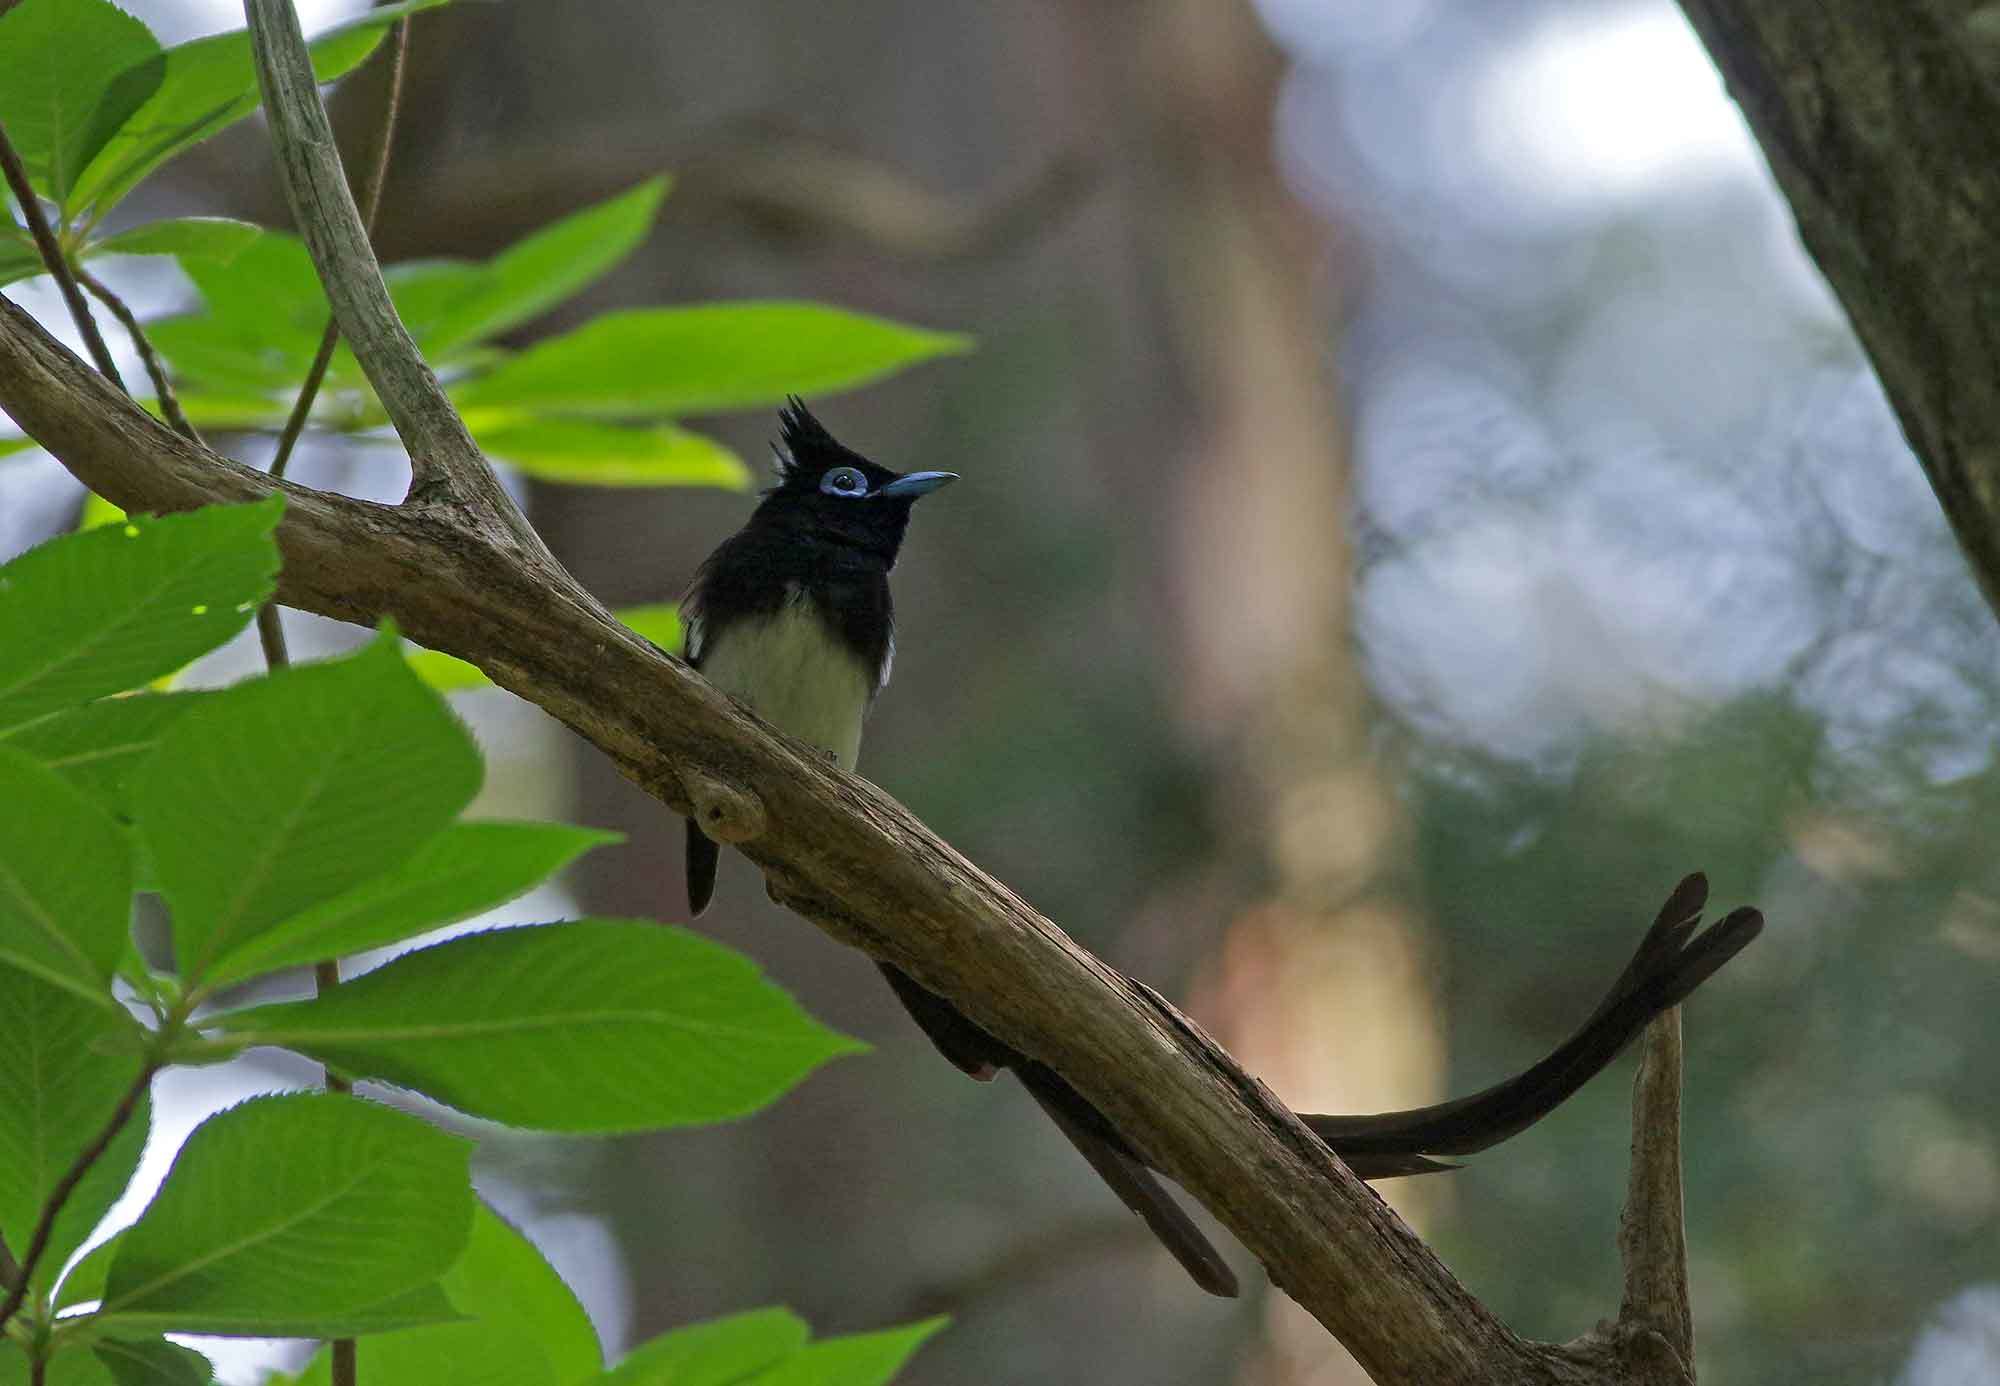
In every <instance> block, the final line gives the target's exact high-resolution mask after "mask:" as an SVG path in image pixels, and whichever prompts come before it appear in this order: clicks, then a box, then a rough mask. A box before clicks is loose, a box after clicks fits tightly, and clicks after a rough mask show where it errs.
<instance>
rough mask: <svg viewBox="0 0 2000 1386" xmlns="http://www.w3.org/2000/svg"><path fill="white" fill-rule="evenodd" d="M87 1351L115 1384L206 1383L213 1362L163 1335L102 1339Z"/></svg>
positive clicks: (169, 1385)
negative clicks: (158, 1336)
mask: <svg viewBox="0 0 2000 1386" xmlns="http://www.w3.org/2000/svg"><path fill="white" fill-rule="evenodd" d="M90 1350H91V1352H92V1353H94V1354H95V1355H96V1357H97V1360H98V1361H100V1362H102V1363H103V1364H104V1366H105V1369H106V1370H108V1371H109V1372H110V1373H111V1379H112V1380H113V1381H115V1382H117V1383H118V1386H208V1383H209V1382H211V1381H213V1380H214V1379H215V1365H214V1364H213V1363H212V1362H210V1361H209V1360H208V1359H207V1358H206V1357H204V1356H202V1355H201V1354H200V1353H198V1352H196V1351H195V1350H194V1349H193V1348H190V1347H182V1346H181V1345H180V1344H179V1343H170V1342H168V1341H167V1340H166V1339H165V1338H103V1339H100V1340H98V1341H97V1342H95V1343H92V1344H91V1345H90Z"/></svg>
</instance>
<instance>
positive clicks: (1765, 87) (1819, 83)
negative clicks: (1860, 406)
mask: <svg viewBox="0 0 2000 1386" xmlns="http://www.w3.org/2000/svg"><path fill="white" fill-rule="evenodd" d="M1681 8H1682V9H1683V10H1684V11H1686V13H1687V17H1688V21H1689V22H1690V23H1691V24H1692V25H1693V26H1694V28H1695V31H1696V32H1697V33H1698V34H1700V35H1701V39H1702V42H1703V43H1705V44H1706V45H1707V46H1708V51H1709V53H1710V55H1711V56H1713V57H1714V59H1715V62H1716V66H1718V67H1719V68H1721V70H1722V75H1723V77H1724V78H1725V79H1727V81H1728V84H1729V94H1730V95H1731V96H1732V97H1734V98H1735V99H1736V102H1737V104H1738V105H1739V106H1741V107H1742V108H1743V114H1744V117H1745V118H1746V119H1747V120H1748V121H1749V123H1750V128H1751V131H1752V132H1753V133H1754V134H1755V135H1756V137H1757V143H1758V144H1759V145H1760V146H1762V148H1763V150H1764V156H1765V158H1766V159H1768V160H1769V161H1770V165H1771V172H1772V173H1773V175H1775V176H1776V178H1777V180H1778V186H1779V187H1780V188H1782V189H1783V190H1784V194H1785V197H1786V199H1787V200H1788V201H1789V202H1790V203H1791V205H1792V212H1793V214H1794V215H1795V216H1796V217H1797V218H1798V225H1799V234H1800V237H1801V238H1802V239H1803V240H1804V241H1805V245H1806V249H1807V250H1808V251H1810V252H1811V253H1812V257H1813V259H1814V260H1815V261H1816V262H1817V263H1818V265H1819V268H1820V271H1821V273H1823V274H1825V275H1826V277H1827V282H1828V283H1830V284H1831V285H1832V286H1833V290H1834V292H1835V293H1836V294H1838V295H1839V297H1840V301H1841V305H1842V306H1843V307H1844V308H1846V310H1847V315H1848V319H1849V321H1851V322H1852V323H1853V324H1854V331H1855V335H1856V336H1858V337H1859V338H1860V339H1861V344H1862V346H1863V347H1864V348H1865V349H1866V351H1867V352H1868V359H1869V360H1870V362H1871V363H1872V364H1873V365H1874V367H1875V372H1876V374H1877V375H1879V376H1880V377H1881V379H1882V385H1883V387H1884V389H1885V390H1887V392H1888V395H1889V400H1890V402H1891V403H1892V404H1893V405H1894V406H1895V409H1896V416H1897V418H1898V419H1900V420H1901V422H1902V425H1903V433H1904V435H1905V436H1906V437H1907V438H1908V439H1909V441H1910V446H1911V447H1912V448H1914V449H1915V450H1916V453H1917V457H1918V459H1919V460H1920V461H1921V462H1922V463H1923V467H1924V472H1925V474H1926V475H1927V476H1928V477H1929V478H1930V482H1931V488H1932V489H1933V490H1934V491H1936V493H1937V497H1938V502H1939V504H1940V505H1942V506H1943V508H1944V513H1945V518H1946V519H1948V520H1949V521H1950V522H1951V526H1952V531H1953V533H1954V534H1956V535H1957V537H1958V543H1959V547H1960V548H1961V549H1963V550H1964V552H1965V556H1966V558H1967V559H1968V560H1969V561H1970V562H1971V564H1972V571H1973V574H1974V575H1975V576H1976V577H1977V579H1978V581H1979V585H1980V588H1981V590H1982V591H1983V592H1984V593H1985V594H1986V601H1987V604H1988V605H1989V606H1991V607H1992V608H1993V609H1994V612H1995V613H1996V615H2000V375H1996V373H1995V371H1994V362H1995V361H1996V360H1997V359H2000V238H1996V237H1995V236H1994V234H1993V224H1994V216H1995V209H1996V208H2000V11H1997V10H1996V9H1995V8H1994V7H1993V6H1992V5H1990V4H1984V3H1981V0H1910V3H1906V4H1900V5H1879V4H1875V3H1873V0H1829V3H1826V4H1817V5H1794V4H1789V3H1786V0H1741V2H1739V3H1729V4H1721V3H1716V0H1682V3H1681Z"/></svg>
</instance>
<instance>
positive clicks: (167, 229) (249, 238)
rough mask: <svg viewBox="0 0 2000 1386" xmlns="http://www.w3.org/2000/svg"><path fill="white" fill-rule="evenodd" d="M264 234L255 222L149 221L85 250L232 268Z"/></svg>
mask: <svg viewBox="0 0 2000 1386" xmlns="http://www.w3.org/2000/svg"><path fill="white" fill-rule="evenodd" d="M264 234H265V232H264V228H263V227H261V226H258V225H257V224H256V223H254V222H248V221H237V220H236V219H235V218H233V217H172V218H169V219H167V220H165V221H149V222H146V223H145V224H143V225H140V226H135V227H133V228H132V229H131V230H129V231H120V232H119V233H118V234H117V235H115V236H106V237H104V238H103V239H102V240H96V241H92V242H91V243H90V244H89V245H87V246H85V247H84V248H83V253H84V256H85V257H86V258H88V257H91V256H96V255H175V256H180V257H182V258H183V259H188V260H195V261H203V262H205V261H211V260H212V261H215V262H217V263H220V264H225V265H226V264H229V263H230V262H231V261H233V260H235V259H236V258H237V257H238V256H239V255H241V254H242V253H243V252H244V251H246V250H248V249H249V248H250V247H251V246H253V245H255V244H257V242H258V240H259V239H261V238H262V237H263V235H264Z"/></svg>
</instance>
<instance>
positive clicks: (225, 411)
mask: <svg viewBox="0 0 2000 1386" xmlns="http://www.w3.org/2000/svg"><path fill="white" fill-rule="evenodd" d="M180 397H181V412H182V413H184V414H186V415H187V416H188V421H189V422H190V423H192V424H194V425H195V426H196V427H197V428H208V429H213V430H214V431H215V432H217V433H250V432H255V431H256V430H258V429H263V430H265V431H267V432H276V431H277V430H278V429H279V428H281V427H283V425H284V422H285V419H286V417H287V415H289V414H290V412H291V405H290V404H289V403H287V402H285V401H282V400H279V399H277V398H275V397H273V396H269V395H258V394H221V393H217V392H215V391H210V390H183V391H181V392H180ZM141 402H142V403H144V404H145V406H146V409H147V411H148V412H149V413H154V414H157V413H158V412H159V411H158V407H157V402H156V401H153V400H144V401H141Z"/></svg>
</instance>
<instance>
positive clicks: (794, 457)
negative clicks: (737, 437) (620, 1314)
mask: <svg viewBox="0 0 2000 1386" xmlns="http://www.w3.org/2000/svg"><path fill="white" fill-rule="evenodd" d="M778 422H779V424H780V425H782V428H783V433H782V437H783V440H784V441H783V444H782V446H778V447H774V448H772V449H771V452H772V455H773V456H774V457H775V458H776V459H777V463H778V481H779V483H780V484H783V483H784V482H785V481H786V480H787V479H788V478H789V477H790V476H791V474H792V472H793V470H794V469H800V470H803V471H805V472H806V473H807V474H809V475H817V474H818V473H820V472H823V471H825V470H827V469H828V468H829V467H838V466H841V465H842V464H846V465H848V466H860V465H863V464H864V463H866V462H867V459H866V458H864V457H862V456H861V455H860V454H859V453H857V452H855V451H854V450H853V449H851V448H846V447H842V446H841V445H840V443H839V442H838V441H837V440H836V439H835V438H834V436H833V435H832V434H831V433H828V432H827V431H826V425H825V424H823V423H821V422H820V421H819V420H818V419H816V418H814V417H813V413H812V410H810V409H808V408H806V402H805V401H804V400H802V399H800V398H799V397H798V396H797V395H787V396H786V397H785V407H784V408H783V409H781V410H779V411H778Z"/></svg>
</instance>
